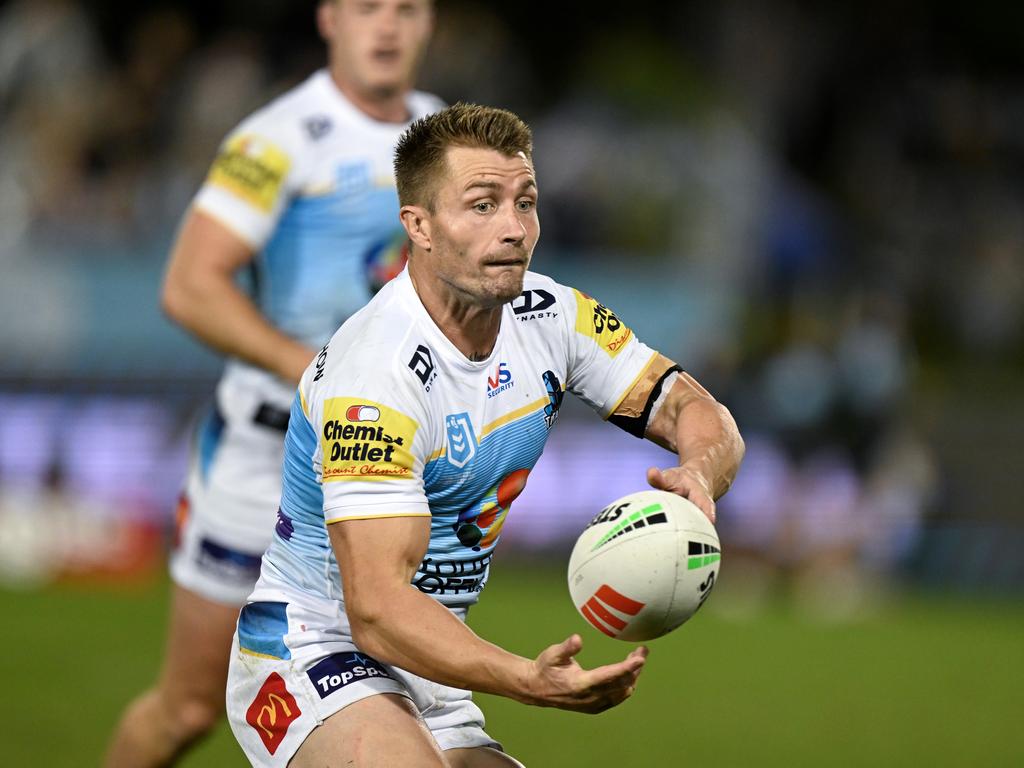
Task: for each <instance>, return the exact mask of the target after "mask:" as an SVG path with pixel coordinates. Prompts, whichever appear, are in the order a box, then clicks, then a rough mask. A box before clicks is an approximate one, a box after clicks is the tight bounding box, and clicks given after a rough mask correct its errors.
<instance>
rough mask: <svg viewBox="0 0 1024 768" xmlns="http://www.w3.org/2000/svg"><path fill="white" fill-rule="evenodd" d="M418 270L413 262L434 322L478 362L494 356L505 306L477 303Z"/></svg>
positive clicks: (413, 274) (416, 282)
mask: <svg viewBox="0 0 1024 768" xmlns="http://www.w3.org/2000/svg"><path fill="white" fill-rule="evenodd" d="M416 272H417V270H415V269H413V265H412V262H410V264H409V277H410V279H411V280H412V284H413V288H415V290H416V294H417V295H418V296H419V299H420V303H421V304H423V308H424V309H426V310H427V314H428V315H430V319H431V320H433V321H434V325H436V326H437V327H438V328H439V329H440V331H441V333H443V334H444V335H445V337H446V338H447V339H448V340H449V341H450V342H451V343H452V344H454V345H455V348H456V349H458V350H459V351H460V352H461V353H462V354H463V355H465V356H466V358H467V359H468V360H471V361H473V362H475V363H477V362H480V361H482V360H486V359H487V358H488V357H490V355H491V352H492V351H493V350H494V343H495V342H496V341H497V339H498V331H499V330H500V329H501V307H500V306H498V307H480V306H474V305H473V304H472V303H470V302H469V301H468V300H467V299H468V297H463V296H460V295H459V294H458V293H457V292H456V291H455V290H454V289H453V288H452V287H451V286H449V285H447V284H446V283H444V282H442V281H440V280H437V279H436V278H434V279H431V278H427V279H423V277H422V276H420V278H419V279H417V274H416Z"/></svg>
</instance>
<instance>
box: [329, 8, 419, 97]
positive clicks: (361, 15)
mask: <svg viewBox="0 0 1024 768" xmlns="http://www.w3.org/2000/svg"><path fill="white" fill-rule="evenodd" d="M433 21H434V10H433V3H432V2H431V0H331V2H325V3H322V4H321V6H320V14H319V23H320V34H321V35H322V36H323V37H324V39H325V40H326V41H327V46H328V49H329V51H330V60H331V70H332V72H335V73H336V74H337V75H339V76H341V77H342V78H344V79H345V80H346V81H347V82H348V83H349V85H351V86H352V87H353V88H355V89H356V90H359V91H361V92H364V93H370V94H374V95H383V96H389V95H393V94H395V93H400V92H402V91H405V90H407V89H409V88H411V87H412V86H413V84H414V82H415V79H416V70H417V69H418V67H419V63H420V60H421V58H422V57H423V52H424V50H425V49H426V46H427V42H428V41H429V39H430V34H431V31H432V29H433Z"/></svg>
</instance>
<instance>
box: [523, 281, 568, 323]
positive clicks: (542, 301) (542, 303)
mask: <svg viewBox="0 0 1024 768" xmlns="http://www.w3.org/2000/svg"><path fill="white" fill-rule="evenodd" d="M554 304H555V297H554V296H553V295H552V294H551V293H549V292H548V291H545V290H542V289H540V288H534V289H532V290H528V291H523V292H522V293H521V294H519V297H518V298H517V299H515V301H513V302H512V312H513V313H515V315H516V319H517V320H520V321H522V322H524V323H525V322H526V321H527V320H535V319H536V318H538V317H558V313H557V312H548V311H546V310H547V309H548V308H549V307H552V306H554Z"/></svg>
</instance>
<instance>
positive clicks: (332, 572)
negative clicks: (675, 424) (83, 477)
mask: <svg viewBox="0 0 1024 768" xmlns="http://www.w3.org/2000/svg"><path fill="white" fill-rule="evenodd" d="M657 357H658V355H657V354H656V353H655V352H654V351H653V350H652V349H650V348H649V347H647V346H646V345H644V344H643V343H641V342H640V341H639V340H637V339H636V337H635V336H634V335H633V333H632V332H631V331H630V329H629V328H627V327H626V326H625V325H624V324H623V323H622V322H621V321H620V320H619V319H618V318H617V317H616V316H615V315H614V314H613V313H612V312H611V311H609V310H608V309H607V308H606V307H604V306H603V305H601V304H599V303H598V302H597V301H596V300H594V299H592V298H589V297H587V296H585V295H584V294H582V293H580V292H579V291H576V290H574V289H572V288H568V287H565V286H563V285H560V284H558V283H556V282H554V281H553V280H551V279H550V278H548V277H545V276H543V275H539V274H536V273H532V272H529V273H527V275H526V279H525V284H524V291H523V293H522V294H521V295H520V296H519V297H518V298H517V299H516V300H515V301H513V302H511V303H510V304H506V305H505V306H504V308H503V309H502V317H501V328H500V331H499V333H498V338H497V341H496V343H495V345H494V350H493V352H492V353H491V355H490V357H489V358H488V359H487V360H484V361H482V362H471V361H470V360H468V359H467V358H466V357H465V355H463V354H462V353H461V352H459V351H458V349H456V347H455V346H454V345H453V344H452V343H451V341H449V340H448V339H447V338H446V337H445V336H444V334H442V333H441V331H440V330H439V329H438V328H437V326H436V325H435V324H434V322H433V320H431V318H430V316H429V315H428V314H427V311H426V309H425V308H424V307H423V305H422V304H421V303H420V300H419V297H418V295H417V294H416V291H415V289H414V288H413V285H412V281H411V280H410V279H409V275H408V272H407V271H403V272H402V274H401V275H399V276H398V277H397V278H395V279H394V280H393V281H392V282H391V283H389V284H388V285H387V286H386V287H385V288H384V289H383V290H382V291H381V292H380V293H379V294H377V296H376V297H375V298H374V299H373V300H372V301H371V302H370V303H369V304H368V305H367V306H366V307H365V308H364V309H363V310H361V311H360V312H358V313H357V314H356V315H354V316H353V317H352V318H351V319H349V320H348V322H346V323H345V324H344V325H343V326H342V327H341V328H340V329H339V330H338V332H337V333H336V334H335V335H334V337H333V338H332V339H331V341H330V343H329V344H327V346H325V347H324V348H323V350H322V351H321V352H320V354H319V356H318V357H317V359H316V360H314V361H313V363H312V364H311V365H310V367H309V368H308V369H307V370H306V373H305V375H304V376H303V378H302V381H301V383H300V385H299V391H298V394H297V396H296V398H295V402H294V404H293V407H292V415H291V421H290V424H289V427H288V434H287V437H286V439H285V458H284V489H283V493H282V498H281V511H280V512H279V516H278V522H277V526H276V529H275V535H274V538H273V540H272V542H271V545H270V547H269V549H268V550H267V553H266V554H265V556H264V558H263V566H262V575H261V577H260V580H259V582H258V583H257V585H256V589H255V591H254V592H253V594H252V595H251V596H250V598H249V600H250V602H260V601H268V602H295V601H298V602H301V600H302V596H303V595H308V596H310V597H312V598H313V600H312V601H311V602H312V603H314V604H317V605H322V604H323V603H322V601H323V600H325V599H326V600H328V601H337V604H338V606H339V607H340V605H341V602H342V589H341V581H340V575H339V571H338V565H337V561H336V560H335V558H334V554H333V551H332V548H331V544H330V540H329V537H328V534H327V529H326V524H330V523H333V522H336V521H340V520H349V519H360V518H371V517H394V516H402V515H422V516H429V517H430V518H431V521H430V525H431V533H430V544H429V547H428V550H427V553H426V556H425V558H424V560H423V562H422V563H421V565H420V567H419V569H418V571H417V573H416V576H415V578H414V579H413V583H414V584H415V586H416V587H418V588H419V589H420V590H421V591H422V592H424V593H426V594H428V595H430V596H432V597H434V598H435V599H437V600H438V601H440V602H441V603H443V604H445V605H448V606H450V607H461V606H468V605H470V604H472V603H474V602H476V600H477V597H478V595H479V593H480V591H481V590H482V589H483V588H484V585H485V584H486V582H487V575H488V569H489V564H490V561H491V556H492V553H493V552H494V548H495V546H496V545H497V543H498V540H499V538H500V535H501V530H502V526H503V525H505V522H506V516H507V515H508V514H509V509H510V507H511V505H512V502H513V501H514V500H515V498H516V496H518V495H519V493H520V492H521V491H522V490H523V488H524V486H525V485H526V482H527V477H528V475H529V473H530V470H531V469H532V468H533V466H534V464H535V463H536V461H537V459H538V458H539V457H540V454H541V451H542V450H543V449H544V444H545V442H546V441H547V437H548V433H549V432H550V430H551V428H552V427H553V426H554V424H555V420H556V418H557V416H558V409H559V406H560V405H561V401H562V396H563V393H564V391H565V390H566V389H568V390H570V391H572V392H573V393H575V394H576V395H578V396H579V397H581V398H582V399H583V400H585V401H586V402H587V403H588V404H590V405H591V406H592V407H593V408H594V409H595V410H597V411H598V413H600V414H601V415H602V416H604V417H605V418H607V417H608V416H609V415H610V414H612V413H613V412H614V411H615V409H616V408H617V406H618V405H619V403H620V402H621V401H622V400H623V398H624V397H625V396H626V394H627V393H628V392H629V391H630V390H631V389H632V388H633V386H634V385H635V384H636V382H638V381H639V380H640V378H641V376H643V374H644V373H645V372H646V370H647V368H648V367H649V366H650V365H651V364H652V363H653V362H654V361H655V359H656V358H657ZM325 574H326V575H327V576H328V578H326V579H325V578H324V576H325Z"/></svg>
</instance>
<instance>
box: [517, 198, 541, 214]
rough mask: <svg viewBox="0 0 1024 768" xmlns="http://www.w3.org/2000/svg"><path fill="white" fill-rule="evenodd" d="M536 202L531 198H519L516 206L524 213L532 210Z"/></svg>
mask: <svg viewBox="0 0 1024 768" xmlns="http://www.w3.org/2000/svg"><path fill="white" fill-rule="evenodd" d="M536 204H537V203H536V202H534V201H533V200H520V201H519V202H518V203H516V207H518V208H519V210H520V211H522V212H524V213H526V212H527V211H532V210H533V207H534V206H535V205H536Z"/></svg>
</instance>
